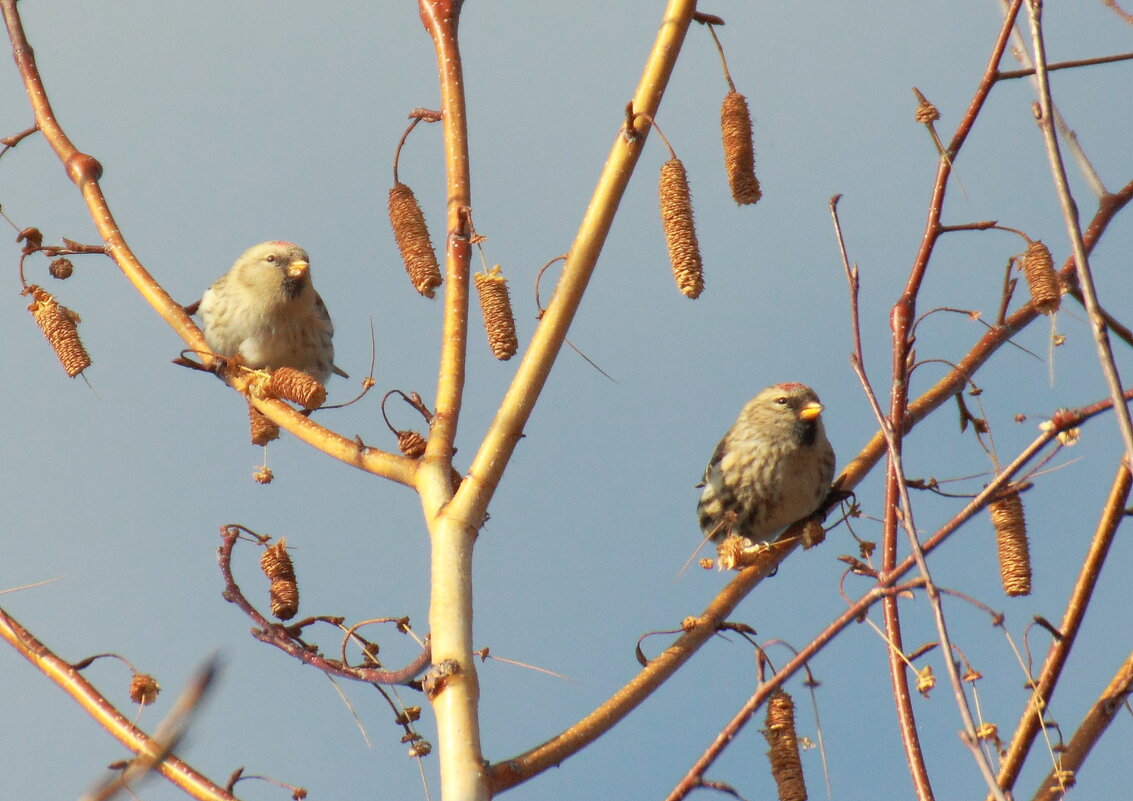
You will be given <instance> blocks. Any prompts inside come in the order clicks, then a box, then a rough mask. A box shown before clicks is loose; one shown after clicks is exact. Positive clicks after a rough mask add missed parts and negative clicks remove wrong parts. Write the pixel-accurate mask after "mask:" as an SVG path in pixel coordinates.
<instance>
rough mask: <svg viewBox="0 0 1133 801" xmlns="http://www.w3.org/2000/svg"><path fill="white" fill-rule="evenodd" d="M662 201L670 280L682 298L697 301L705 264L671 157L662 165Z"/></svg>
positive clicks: (684, 186) (683, 178)
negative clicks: (670, 271) (670, 264)
mask: <svg viewBox="0 0 1133 801" xmlns="http://www.w3.org/2000/svg"><path fill="white" fill-rule="evenodd" d="M658 194H659V195H660V198H661V226H662V227H663V228H664V230H665V241H666V243H667V244H668V246H669V261H671V262H672V264H673V278H674V279H676V282H677V288H678V289H679V290H680V291H681V294H682V295H684V296H685V297H688V298H698V297H700V293H701V292H703V291H704V264H703V262H701V259H700V244H699V242H697V239H696V228H695V227H694V226H693V222H692V194H691V192H690V191H689V188H688V175H687V173H686V172H685V166H684V165H683V164H682V163H681V160H680V159H678V158H676V157H674V158H671V159H669V160H668V161H666V162H665V163H664V164H663V165H661V179H660V182H659V187H658Z"/></svg>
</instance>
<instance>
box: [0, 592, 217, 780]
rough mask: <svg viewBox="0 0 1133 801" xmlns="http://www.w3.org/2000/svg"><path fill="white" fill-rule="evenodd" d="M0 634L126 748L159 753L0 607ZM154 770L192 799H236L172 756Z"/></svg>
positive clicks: (143, 734)
mask: <svg viewBox="0 0 1133 801" xmlns="http://www.w3.org/2000/svg"><path fill="white" fill-rule="evenodd" d="M0 637H3V638H4V639H5V640H6V641H7V642H8V644H9V645H11V646H12V647H13V648H15V649H16V651H18V652H19V654H20V655H21V656H23V657H24V658H25V659H27V660H28V661H29V662H31V663H32V664H33V665H35V667H36V668H37V669H38V670H39V671H40V672H41V673H43V674H44V675H45V676H47V678H49V679H51V680H52V681H53V682H55V683H56V684H57V685H58V686H59V687H60V688H61V689H62V690H63V691H64V692H66V693H67V694H68V695H70V696H71V697H72V698H73V699H75V701H76V702H78V704H79V706H81V707H82V708H83V709H84V710H86V712H87V714H89V715H90V716H91V717H92V718H94V719H95V720H96V721H97V722H98V724H99V725H100V726H102V727H103V728H104V729H106V730H107V731H108V732H110V734H112V735H113V736H114V737H115V738H116V739H117V740H118V741H119V742H120V743H122V745H124V746H126V748H128V749H130V750H131V751H133V752H134V753H135V754H140V755H143V756H150V757H153V756H155V755H157V756H160V752H161V750H162V749H161V746H160V744H159V743H156V742H155V741H154V740H153V739H152V738H151V737H150V736H149V735H148V734H146V733H145V732H143V731H142V730H141V729H139V728H138V727H137V726H135V725H134V724H132V723H130V721H128V720H127V719H126V718H125V717H124V716H123V715H122V713H120V712H119V711H118V710H117V709H116V708H115V706H114V705H113V704H112V703H110V701H108V700H107V699H106V697H105V696H104V695H102V693H100V692H99V691H98V690H96V689H95V688H94V685H92V684H91V683H90V682H88V681H87V680H86V679H85V678H83V677H82V675H81V674H80V673H79V671H77V670H75V669H74V668H73V667H71V665H70V664H69V663H67V662H65V661H64V660H62V659H60V658H59V657H57V656H56V655H55V654H54V653H52V652H51V650H50V649H49V648H48V647H47V646H46V645H44V644H43V643H42V642H40V641H39V640H37V639H36V638H35V637H34V636H32V634H31V632H29V631H28V630H27V629H25V628H24V627H23V626H21V625H20V624H19V623H18V622H17V621H16V620H15V619H14V618H12V617H11V616H9V615H8V613H7V612H5V611H4V610H2V609H0ZM153 769H154V770H155V771H157V772H158V773H160V774H161V775H162V776H164V777H165V778H166V779H168V780H169V781H171V782H172V783H173V784H175V785H176V786H177V787H179V788H180V789H181V790H182V791H184V792H185V793H186V794H187V795H189V796H191V797H192V798H197V799H201V801H235V798H236V796H234V795H232V794H231V793H228V792H226V791H225V790H224V789H223V788H221V787H219V786H218V785H216V784H213V783H212V782H211V781H209V780H208V779H207V778H206V777H205V776H203V775H202V774H200V773H198V772H197V771H195V770H193V768H191V767H189V765H187V764H186V763H185V762H182V761H181V760H180V759H178V758H177V757H175V756H173V755H168V754H167V755H165V757H164V758H162V759H161V762H160V764H158V765H157V766H155V767H154V768H153Z"/></svg>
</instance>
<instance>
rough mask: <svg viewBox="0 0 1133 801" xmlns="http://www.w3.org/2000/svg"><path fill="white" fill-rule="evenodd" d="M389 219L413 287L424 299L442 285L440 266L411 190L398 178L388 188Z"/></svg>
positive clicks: (423, 215)
mask: <svg viewBox="0 0 1133 801" xmlns="http://www.w3.org/2000/svg"><path fill="white" fill-rule="evenodd" d="M389 221H390V225H392V226H393V236H394V239H396V240H397V248H398V250H400V251H401V260H402V261H403V262H404V263H405V272H407V273H409V280H410V281H412V282H413V287H414V288H415V289H416V290H417V291H418V292H420V293H421V294H422V295H424V296H425V297H427V298H431V297H433V295H434V290H435V289H436V288H437V287H438V286H440V285H441V268H440V267H439V266H438V265H437V254H436V252H435V251H434V250H433V242H432V240H431V239H430V238H429V228H428V226H426V225H425V213H424V212H422V211H421V206H420V205H419V204H418V203H417V198H416V197H414V196H413V190H412V189H410V188H409V187H408V186H406V185H405V184H403V183H401V182H400V181H399V182H397V183H396V184H394V185H393V188H392V189H390V190H389Z"/></svg>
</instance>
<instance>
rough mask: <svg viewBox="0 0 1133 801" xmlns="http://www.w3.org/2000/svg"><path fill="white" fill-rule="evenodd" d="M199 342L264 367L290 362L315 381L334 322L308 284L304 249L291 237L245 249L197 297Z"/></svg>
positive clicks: (327, 363) (322, 378)
mask: <svg viewBox="0 0 1133 801" xmlns="http://www.w3.org/2000/svg"><path fill="white" fill-rule="evenodd" d="M198 312H199V313H200V317H201V322H202V323H203V328H204V334H205V341H206V342H208V346H209V348H210V349H211V350H212V351H213V352H214V353H215V354H217V355H218V356H228V357H232V356H236V355H239V356H240V357H241V359H242V361H243V363H244V364H245V365H247V366H248V367H254V368H259V369H264V370H274V369H276V368H279V367H294V368H295V369H297V370H302V371H303V372H304V373H307V374H308V375H310V376H311V377H312V378H314V379H315V380H317V381H318V382H319V383H321V384H325V383H326V381H327V379H328V378H330V375H331V372H332V371H333V372H335V373H338V374H339V375H342V376H346V373H344V372H342V371H341V370H339V369H338V368H337V367H335V366H334V342H333V337H334V325H333V324H332V323H331V321H330V315H329V314H328V313H327V307H326V306H325V305H324V304H323V299H322V298H320V297H319V293H318V292H316V291H315V287H314V286H313V285H312V284H311V273H310V259H309V258H308V257H307V251H305V250H303V248H301V247H299V246H298V245H295V244H292V243H291V242H278V241H276V242H261V243H260V244H258V245H256V246H255V247H252V248H249V249H248V250H247V251H245V252H244V254H243V255H242V256H241V257H240V258H238V259H237V260H236V263H235V264H234V265H232V269H231V270H229V271H228V272H227V273H225V274H224V275H222V276H221V277H220V278H219V279H217V281H216V282H215V283H214V284H213V285H212V286H210V287H209V288H208V289H207V290H206V291H205V294H204V295H203V296H202V297H201V302H200V307H199V309H198Z"/></svg>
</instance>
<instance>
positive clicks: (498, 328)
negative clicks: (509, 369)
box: [475, 264, 519, 361]
mask: <svg viewBox="0 0 1133 801" xmlns="http://www.w3.org/2000/svg"><path fill="white" fill-rule="evenodd" d="M475 280H476V291H477V292H478V293H479V294H480V311H481V312H482V313H483V315H484V328H485V330H486V331H487V332H488V346H489V347H491V349H492V355H493V356H495V357H496V358H497V359H499V360H500V361H506V360H508V359H510V358H511V357H512V356H514V355H515V352H516V351H517V350H518V349H519V339H518V338H517V337H516V335H515V316H514V315H513V314H512V313H511V298H510V297H508V291H507V279H506V278H505V277H504V274H503V273H502V272H500V265H498V264H497V265H496V266H494V267H493V268H492V269H491V270H489V271H488V272H487V273H476V274H475Z"/></svg>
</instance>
